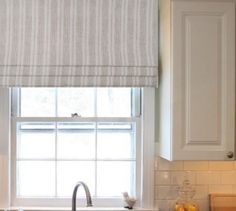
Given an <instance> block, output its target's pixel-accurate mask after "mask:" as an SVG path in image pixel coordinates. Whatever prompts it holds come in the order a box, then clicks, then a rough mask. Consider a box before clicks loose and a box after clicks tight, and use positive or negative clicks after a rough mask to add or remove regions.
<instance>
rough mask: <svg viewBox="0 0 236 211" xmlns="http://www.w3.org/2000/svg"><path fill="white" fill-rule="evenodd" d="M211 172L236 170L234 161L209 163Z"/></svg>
mask: <svg viewBox="0 0 236 211" xmlns="http://www.w3.org/2000/svg"><path fill="white" fill-rule="evenodd" d="M209 170H213V171H230V170H234V161H209Z"/></svg>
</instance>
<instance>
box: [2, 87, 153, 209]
mask: <svg viewBox="0 0 236 211" xmlns="http://www.w3.org/2000/svg"><path fill="white" fill-rule="evenodd" d="M10 97H11V94H10V92H9V89H2V90H1V91H0V101H1V102H3V104H4V105H2V106H3V107H4V108H8V109H4V111H3V112H1V110H0V117H3V118H1V119H0V124H1V123H2V122H9V119H8V120H7V118H9V115H10V114H6V112H10V109H9V108H10V106H11V105H10ZM142 98H143V100H142V105H141V110H142V114H143V115H142V121H141V122H142V125H137V130H138V129H140V130H141V132H142V135H141V137H140V144H139V146H138V147H140V148H137V150H139V152H140V153H137V159H139V160H140V162H141V163H140V165H139V166H140V167H139V168H137V171H138V172H139V176H138V175H137V181H136V183H137V184H138V186H137V187H136V188H137V190H136V192H137V198H138V203H137V204H136V206H137V207H142V208H153V206H154V145H155V144H154V118H155V114H154V110H155V109H154V102H155V89H154V88H143V89H142ZM13 125H14V124H12V125H11V127H12V126H13ZM3 129H4V128H3ZM11 129H12V130H14V129H15V128H11ZM0 130H2V129H0ZM1 132H4V134H6V135H5V137H8V138H7V139H6V138H5V139H4V141H5V142H6V140H7V143H8V145H10V143H12V140H13V139H14V137H11V136H10V133H9V132H10V131H9V130H7V131H6V128H5V130H4V131H3V130H2V131H1ZM13 134H14V133H13ZM10 137H11V138H10ZM10 139H12V140H11V141H10ZM11 150H12V153H11V155H13V154H14V152H15V151H14V150H15V145H14V144H12V145H11ZM138 156H139V158H138ZM13 159H14V157H11V164H12V167H11V169H12V170H13V169H14V162H13ZM8 166H10V163H9V164H8ZM6 175H7V176H8V181H9V178H10V175H11V178H10V182H11V187H9V192H11V194H10V196H9V197H8V201H9V200H10V198H11V200H10V206H21V207H24V206H36V204H37V206H38V207H39V206H40V207H70V206H71V199H69V200H68V199H37V200H35V199H27V200H25V199H24V203H23V201H21V200H18V199H16V197H15V193H16V192H15V190H14V189H15V184H14V180H15V179H14V178H15V174H14V173H13V172H11V174H10V173H9V174H6ZM0 191H1V190H0ZM93 203H94V205H95V206H96V207H120V206H121V205H122V204H123V202H122V198H120V199H117V198H116V199H114V198H99V199H98V200H94V199H93ZM78 204H80V205H85V201H84V199H79V200H78Z"/></svg>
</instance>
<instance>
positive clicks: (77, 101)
mask: <svg viewBox="0 0 236 211" xmlns="http://www.w3.org/2000/svg"><path fill="white" fill-rule="evenodd" d="M57 91H58V92H57V96H58V116H60V117H70V116H71V114H72V113H77V114H78V115H81V116H84V117H90V116H94V114H95V111H94V109H95V106H94V103H95V102H94V93H95V92H94V88H58V89H57Z"/></svg>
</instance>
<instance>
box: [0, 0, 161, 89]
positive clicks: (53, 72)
mask: <svg viewBox="0 0 236 211" xmlns="http://www.w3.org/2000/svg"><path fill="white" fill-rule="evenodd" d="M157 4H158V2H157V0H0V29H1V33H0V86H8V87H11V86H132V87H134V86H137V87H141V86H153V87H156V86H157V65H158V56H157V40H158V36H157V29H158V19H157V16H158V6H157Z"/></svg>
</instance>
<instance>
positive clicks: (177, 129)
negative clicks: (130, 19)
mask: <svg viewBox="0 0 236 211" xmlns="http://www.w3.org/2000/svg"><path fill="white" fill-rule="evenodd" d="M159 4H160V5H159V10H160V54H159V56H160V85H159V88H158V90H159V117H160V122H159V153H160V156H161V157H163V158H166V159H168V160H227V159H229V158H228V156H227V153H228V152H230V151H232V152H234V148H235V136H234V131H235V3H234V2H232V1H225V0H224V1H223V0H222V1H219V0H218V1H199V0H191V1H190V0H188V1H184V0H160V1H159ZM232 159H234V158H232Z"/></svg>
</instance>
